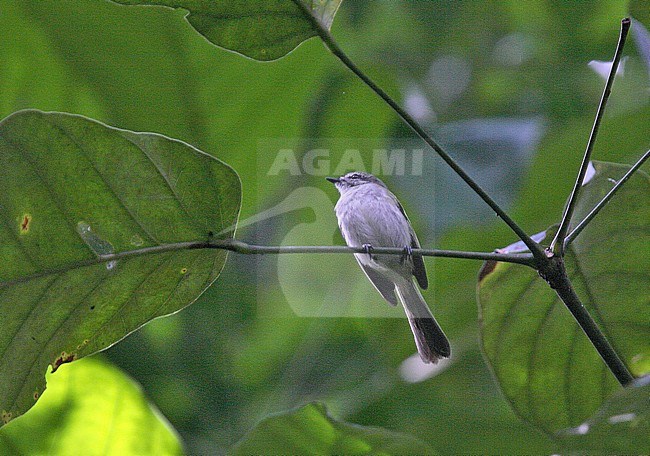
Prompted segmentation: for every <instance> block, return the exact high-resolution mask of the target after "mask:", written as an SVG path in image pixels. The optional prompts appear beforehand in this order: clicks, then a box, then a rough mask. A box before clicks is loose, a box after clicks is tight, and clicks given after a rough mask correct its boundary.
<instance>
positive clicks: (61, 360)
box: [52, 352, 77, 373]
mask: <svg viewBox="0 0 650 456" xmlns="http://www.w3.org/2000/svg"><path fill="white" fill-rule="evenodd" d="M75 359H77V355H75V354H74V353H69V354H68V353H66V352H63V353H61V356H59V357H58V358H57V359H55V360H54V362H53V363H52V373H54V372H56V370H57V369H58V368H59V367H60V366H61V364H65V363H71V362H72V361H74V360H75Z"/></svg>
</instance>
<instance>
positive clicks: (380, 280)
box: [357, 260, 397, 306]
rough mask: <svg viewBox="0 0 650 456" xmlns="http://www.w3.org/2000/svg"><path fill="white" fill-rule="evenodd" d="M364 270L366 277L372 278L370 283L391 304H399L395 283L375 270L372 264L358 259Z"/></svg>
mask: <svg viewBox="0 0 650 456" xmlns="http://www.w3.org/2000/svg"><path fill="white" fill-rule="evenodd" d="M357 262H358V263H359V266H361V269H363V272H365V273H366V277H368V280H370V283H372V284H373V286H374V287H375V288H376V289H377V291H378V292H379V293H380V294H381V295H382V296H383V297H384V299H385V300H386V301H388V303H389V304H390V305H391V306H396V305H397V297H396V296H395V284H394V283H393V282H392V281H391V280H388V279H387V278H386V277H384V276H382V275H381V274H379V273H378V272H377V271H375V270H373V269H372V268H371V267H370V266H366V265H364V264H362V263H361V262H360V261H359V260H357Z"/></svg>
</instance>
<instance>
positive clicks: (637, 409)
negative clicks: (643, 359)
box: [557, 376, 650, 455]
mask: <svg viewBox="0 0 650 456" xmlns="http://www.w3.org/2000/svg"><path fill="white" fill-rule="evenodd" d="M557 437H558V439H559V440H560V442H561V443H562V444H563V445H564V446H566V447H567V448H568V449H569V452H570V454H589V455H593V454H650V376H646V377H643V378H641V379H639V380H637V381H636V382H634V384H633V385H631V386H629V387H628V388H624V389H623V390H621V391H619V392H617V393H616V394H615V395H614V396H612V397H611V398H610V399H609V400H607V402H606V403H605V404H604V405H603V406H602V407H601V408H600V409H599V410H598V412H597V413H596V414H595V415H594V416H593V417H591V418H590V419H589V420H587V421H586V422H584V423H582V424H580V426H576V427H575V428H571V429H567V430H564V431H562V432H559V433H558V435H557Z"/></svg>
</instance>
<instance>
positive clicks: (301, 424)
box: [232, 402, 434, 455]
mask: <svg viewBox="0 0 650 456" xmlns="http://www.w3.org/2000/svg"><path fill="white" fill-rule="evenodd" d="M232 454H235V455H246V454H303V455H325V454H349V455H354V454H434V451H433V450H432V449H431V447H429V446H428V445H426V444H425V443H423V442H421V441H419V440H418V439H416V438H414V437H411V436H409V435H406V434H399V433H397V432H392V431H388V430H386V429H381V428H376V427H365V426H359V425H356V424H350V423H346V422H344V421H338V420H336V419H334V418H332V417H331V416H330V415H329V414H328V413H327V410H326V409H325V406H324V405H323V404H321V403H318V402H313V403H311V404H307V405H305V406H303V407H301V408H298V409H295V410H291V411H289V412H285V413H280V414H277V415H272V416H269V417H267V418H265V419H263V420H262V421H261V422H260V423H259V424H258V425H257V426H256V427H255V428H254V429H253V430H251V431H250V432H249V433H248V435H246V436H245V437H244V438H243V439H242V440H241V441H240V442H239V443H237V445H236V446H235V447H234V448H233V450H232Z"/></svg>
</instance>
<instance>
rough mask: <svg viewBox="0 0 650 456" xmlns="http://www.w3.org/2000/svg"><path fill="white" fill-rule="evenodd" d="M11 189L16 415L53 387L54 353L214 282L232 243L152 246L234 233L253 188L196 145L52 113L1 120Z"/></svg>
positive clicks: (2, 347) (7, 255) (103, 343)
mask: <svg viewBox="0 0 650 456" xmlns="http://www.w3.org/2000/svg"><path fill="white" fill-rule="evenodd" d="M0 188H2V192H0V258H2V259H3V261H2V262H1V263H0V318H1V320H2V331H0V410H1V411H2V419H3V421H4V422H5V423H6V422H8V421H9V420H10V419H12V418H14V417H16V416H18V415H20V414H22V413H24V412H25V411H26V410H27V409H29V408H30V407H31V406H32V405H33V404H34V402H35V401H36V399H37V398H38V396H39V395H41V394H42V392H43V389H44V387H45V379H44V373H45V371H46V368H47V365H48V364H51V365H52V366H53V370H54V371H56V369H57V368H58V366H60V365H61V364H62V363H66V362H70V361H73V360H75V359H78V358H81V357H83V356H87V355H90V354H92V353H95V352H97V351H99V350H103V349H105V348H106V347H109V346H110V345H112V344H114V343H115V342H117V341H119V340H120V339H122V338H123V337H125V336H126V335H128V334H129V333H131V332H133V331H135V330H136V329H137V328H139V327H140V326H142V325H144V324H145V323H147V322H148V321H150V320H152V319H153V318H156V317H159V316H162V315H167V314H170V313H172V312H176V311H178V310H180V309H182V308H183V307H185V306H187V305H189V304H190V303H192V302H193V301H194V300H195V299H196V298H197V297H198V296H199V295H200V294H201V293H202V292H203V291H204V290H205V289H206V288H207V287H208V286H210V284H211V283H212V282H213V281H214V280H215V279H216V278H217V277H218V275H219V273H220V272H221V269H222V268H223V265H224V263H225V261H226V252H225V251H221V250H213V249H212V250H210V249H208V250H206V249H200V250H168V251H155V250H154V251H151V249H148V248H151V247H156V246H167V247H169V245H171V244H175V243H179V242H184V241H207V240H208V238H209V233H213V235H214V237H218V238H226V237H231V236H232V235H233V233H234V226H235V223H236V221H237V215H238V212H239V206H240V192H241V190H240V183H239V178H238V177H237V174H236V173H235V172H234V170H233V169H232V168H230V167H228V166H227V165H225V164H224V163H222V162H220V161H219V160H216V159H215V158H213V157H210V156H209V155H207V154H204V153H202V152H200V151H198V150H196V149H194V148H192V147H191V146H189V145H187V144H185V143H182V142H180V141H176V140H171V139H169V138H166V137H164V136H161V135H156V134H150V133H147V134H144V133H133V132H130V131H125V130H118V129H115V128H111V127H107V126H106V125H103V124H100V123H98V122H95V121H91V120H89V119H87V118H84V117H81V116H73V115H69V114H60V113H43V112H40V111H21V112H19V113H16V114H14V115H12V116H10V117H8V118H6V119H5V120H3V121H2V122H1V123H0ZM167 247H165V248H167ZM111 253H115V254H118V256H119V255H127V256H125V257H122V258H120V259H113V260H112V261H107V259H106V258H104V257H102V255H106V254H111Z"/></svg>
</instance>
